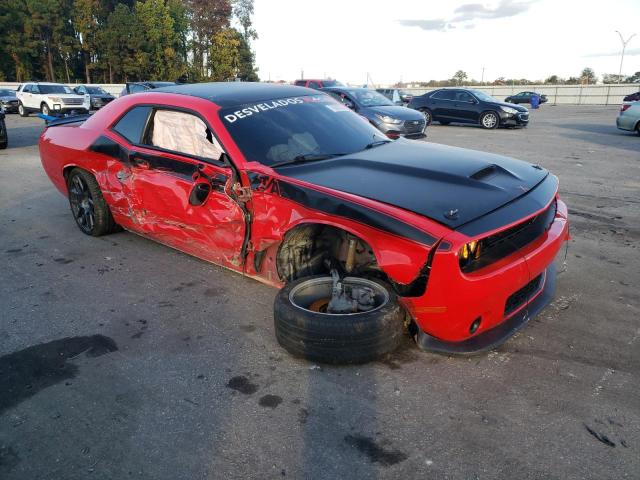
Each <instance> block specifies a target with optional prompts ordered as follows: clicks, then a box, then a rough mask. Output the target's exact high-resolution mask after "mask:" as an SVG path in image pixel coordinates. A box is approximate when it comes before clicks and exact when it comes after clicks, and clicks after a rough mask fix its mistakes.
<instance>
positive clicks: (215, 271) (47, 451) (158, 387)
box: [0, 105, 640, 480]
mask: <svg viewBox="0 0 640 480" xmlns="http://www.w3.org/2000/svg"><path fill="white" fill-rule="evenodd" d="M616 114H617V109H616V108H615V107H570V106H552V105H544V106H542V108H541V109H540V110H538V111H533V112H532V115H531V117H532V118H531V124H530V126H529V127H528V128H526V129H519V130H507V129H499V130H494V131H485V130H482V129H480V128H477V127H470V126H454V125H450V126H439V125H433V126H431V127H430V128H429V130H428V133H429V137H428V141H432V142H437V143H443V144H448V145H455V146H460V147H467V148H473V149H477V150H482V151H487V152H493V153H500V154H506V155H510V156H513V157H516V158H521V159H523V160H527V161H530V162H535V163H538V164H540V165H542V166H544V167H546V168H549V169H550V170H551V171H553V172H554V173H555V174H556V175H558V176H559V178H560V185H561V186H560V189H561V196H562V198H563V199H564V200H565V202H566V203H567V204H568V206H569V212H570V220H571V234H572V237H573V239H572V240H571V241H570V242H569V249H568V253H567V256H566V258H564V254H563V255H562V256H561V258H560V259H559V260H558V265H559V267H560V271H561V273H560V274H559V278H558V290H557V295H556V298H555V301H554V302H553V303H552V304H551V305H550V306H548V307H547V308H546V310H544V311H543V313H542V314H541V315H539V316H538V317H537V318H535V319H534V320H533V321H532V322H531V323H530V324H529V325H528V326H527V327H526V328H525V329H524V330H522V331H521V332H520V333H519V334H517V335H516V337H514V338H513V339H511V340H510V341H508V342H507V343H506V344H505V345H503V346H502V347H500V348H499V349H497V350H495V351H492V352H490V353H487V354H483V355H479V356H475V357H471V358H458V357H447V356H442V355H435V354H429V353H424V352H422V351H420V350H418V349H417V348H416V346H415V345H414V344H413V343H412V342H411V340H410V339H407V340H406V341H405V343H404V345H403V346H402V348H401V349H400V350H399V351H398V352H396V353H395V354H393V355H391V356H390V357H388V358H386V359H384V360H383V361H380V362H376V363H371V364H367V365H361V366H347V367H330V366H325V365H316V364H313V363H309V362H306V361H302V360H298V359H294V358H292V357H290V356H289V355H288V354H287V353H286V352H285V351H284V350H282V349H281V348H280V347H279V345H278V344H277V342H276V340H275V337H274V333H273V319H272V304H273V299H274V296H275V293H276V291H275V290H274V289H272V288H270V287H267V286H265V285H262V284H259V283H257V282H255V281H253V280H249V279H246V278H243V277H242V276H240V275H238V274H236V273H232V272H230V271H227V270H224V269H222V268H219V267H217V266H215V265H212V264H209V263H206V262H203V261H201V260H198V259H196V258H193V257H190V256H188V255H185V254H182V253H180V252H178V251H175V250H172V249H170V248H167V247H165V246H162V245H159V244H157V243H154V242H152V241H150V240H146V239H144V238H141V237H139V236H136V235H134V234H131V233H127V232H122V233H117V234H114V235H109V236H105V237H101V238H91V237H87V236H85V235H83V234H82V233H81V232H80V231H79V230H78V228H77V227H76V226H75V224H74V222H73V220H72V217H71V215H70V212H69V207H68V203H67V201H66V199H65V198H64V197H63V196H62V195H60V193H59V192H58V191H57V190H55V189H54V187H53V186H52V184H51V183H50V181H49V179H48V178H47V177H46V175H45V173H44V171H43V169H42V166H41V164H40V160H39V157H38V148H37V138H38V135H39V133H40V131H41V129H42V121H41V120H39V119H36V118H26V119H25V118H20V117H19V116H17V115H8V118H7V126H8V132H9V148H8V149H7V150H3V151H0V259H1V266H2V268H1V269H0V478H2V479H3V480H14V479H15V480H18V479H19V480H24V479H29V480H32V479H33V480H35V479H64V480H73V479H83V480H86V479H91V478H95V479H118V480H120V479H126V478H140V479H171V480H178V479H189V480H191V479H217V478H224V479H236V478H237V479H247V478H296V479H298V478H299V479H302V478H304V479H336V478H350V479H351V478H352V479H368V478H429V479H431V478H433V479H504V478H508V479H583V478H594V479H595V478H597V479H605V478H606V479H622V478H629V479H638V478H640V391H639V385H640V319H639V317H640V315H639V314H640V301H639V300H640V294H639V292H640V255H639V254H640V251H639V248H638V246H639V244H640V242H639V239H640V222H639V220H640V137H637V136H635V135H633V134H631V133H626V132H621V131H618V130H616V128H615V117H616Z"/></svg>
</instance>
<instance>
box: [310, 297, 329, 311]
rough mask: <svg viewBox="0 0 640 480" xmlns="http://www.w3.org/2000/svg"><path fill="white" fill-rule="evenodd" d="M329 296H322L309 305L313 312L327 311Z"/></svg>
mask: <svg viewBox="0 0 640 480" xmlns="http://www.w3.org/2000/svg"><path fill="white" fill-rule="evenodd" d="M329 300H330V299H329V298H321V299H319V300H316V301H315V302H313V303H312V304H311V305H309V310H311V311H312V312H319V313H327V307H329Z"/></svg>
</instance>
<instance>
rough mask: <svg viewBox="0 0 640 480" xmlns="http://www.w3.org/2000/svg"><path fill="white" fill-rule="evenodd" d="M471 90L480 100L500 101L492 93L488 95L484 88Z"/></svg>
mask: <svg viewBox="0 0 640 480" xmlns="http://www.w3.org/2000/svg"><path fill="white" fill-rule="evenodd" d="M471 91H472V92H473V94H474V95H475V96H476V97H477V98H478V100H482V101H483V102H498V103H499V100H496V99H495V98H493V97H492V96H491V95H487V94H486V93H484V92H483V91H482V90H471Z"/></svg>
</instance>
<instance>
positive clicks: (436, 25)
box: [399, 18, 448, 32]
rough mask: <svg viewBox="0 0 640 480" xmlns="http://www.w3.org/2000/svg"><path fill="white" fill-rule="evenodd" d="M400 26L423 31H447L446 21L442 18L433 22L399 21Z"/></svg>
mask: <svg viewBox="0 0 640 480" xmlns="http://www.w3.org/2000/svg"><path fill="white" fill-rule="evenodd" d="M399 22H400V25H404V26H405V27H420V28H421V29H423V30H436V31H441V32H443V31H445V30H446V29H447V23H448V22H447V21H446V20H444V19H442V18H435V19H433V20H400V21H399Z"/></svg>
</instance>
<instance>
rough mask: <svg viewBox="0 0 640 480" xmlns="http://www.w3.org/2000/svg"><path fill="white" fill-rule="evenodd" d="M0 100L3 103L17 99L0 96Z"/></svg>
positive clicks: (9, 96) (16, 98)
mask: <svg viewBox="0 0 640 480" xmlns="http://www.w3.org/2000/svg"><path fill="white" fill-rule="evenodd" d="M0 100H2V101H3V102H13V101H16V100H18V97H13V96H11V95H0Z"/></svg>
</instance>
